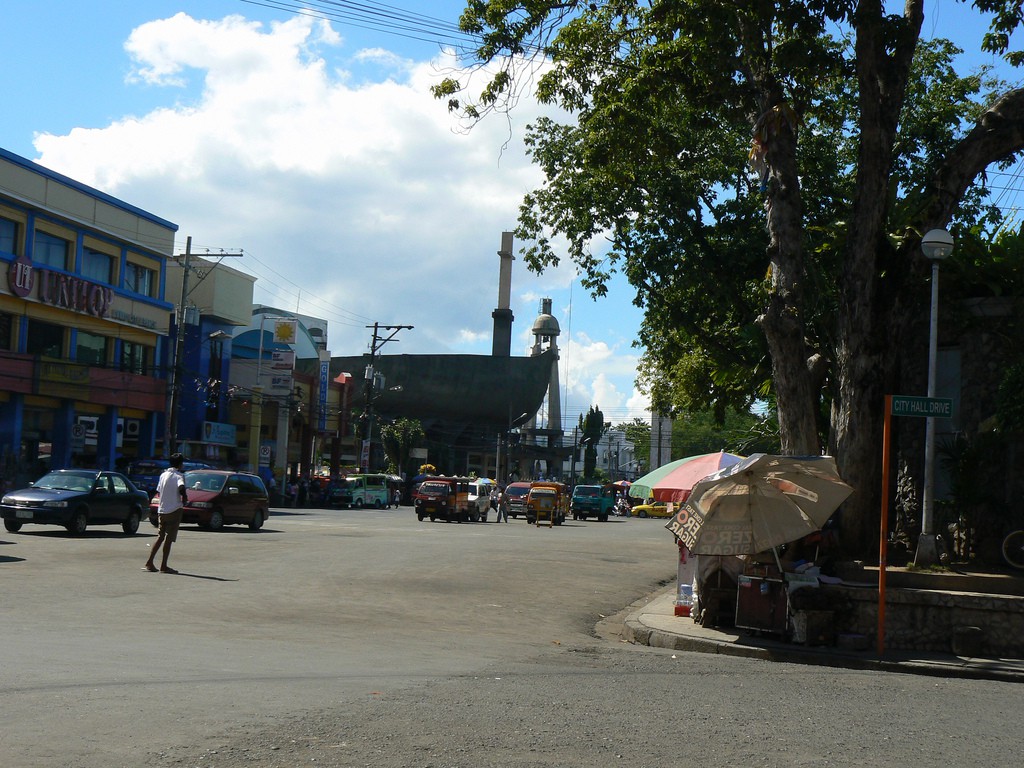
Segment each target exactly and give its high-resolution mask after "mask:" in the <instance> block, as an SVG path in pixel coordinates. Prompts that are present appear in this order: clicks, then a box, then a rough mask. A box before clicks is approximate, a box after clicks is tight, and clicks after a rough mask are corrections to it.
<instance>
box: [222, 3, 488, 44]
mask: <svg viewBox="0 0 1024 768" xmlns="http://www.w3.org/2000/svg"><path fill="white" fill-rule="evenodd" d="M241 2H243V3H247V4H249V5H258V6H262V7H264V8H272V9H275V10H280V11H286V12H288V13H292V14H295V15H297V16H310V17H313V18H318V19H324V20H327V21H337V22H341V23H343V24H344V25H345V26H349V27H356V28H359V29H369V30H373V31H375V32H383V33H385V34H389V35H394V36H396V37H404V38H407V39H409V40H418V41H420V42H425V43H437V44H438V45H467V44H473V43H476V42H478V39H477V38H475V37H474V36H472V35H467V34H466V33H465V32H463V31H462V30H461V29H459V26H458V24H455V23H452V22H450V21H446V20H444V19H438V18H435V17H432V16H427V15H425V14H422V13H415V12H412V11H407V10H405V9H403V8H399V7H397V6H393V5H387V4H384V3H375V4H368V3H356V2H331V1H330V0H319V1H318V0H306V1H305V2H286V0H241Z"/></svg>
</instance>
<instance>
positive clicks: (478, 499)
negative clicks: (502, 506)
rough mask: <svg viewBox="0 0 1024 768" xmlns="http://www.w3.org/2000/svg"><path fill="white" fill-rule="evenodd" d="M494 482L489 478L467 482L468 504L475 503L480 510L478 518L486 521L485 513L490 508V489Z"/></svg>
mask: <svg viewBox="0 0 1024 768" xmlns="http://www.w3.org/2000/svg"><path fill="white" fill-rule="evenodd" d="M492 488H494V483H492V482H491V481H490V480H476V481H475V482H472V483H470V484H469V504H470V506H472V505H473V504H476V508H477V509H478V510H480V519H481V520H482V521H483V522H485V523H486V522H487V513H488V512H489V511H490V509H491V489H492Z"/></svg>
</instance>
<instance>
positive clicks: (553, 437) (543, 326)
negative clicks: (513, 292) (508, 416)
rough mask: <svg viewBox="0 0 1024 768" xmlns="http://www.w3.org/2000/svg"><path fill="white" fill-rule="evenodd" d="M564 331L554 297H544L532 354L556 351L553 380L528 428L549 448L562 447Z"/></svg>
mask: <svg viewBox="0 0 1024 768" xmlns="http://www.w3.org/2000/svg"><path fill="white" fill-rule="evenodd" d="M561 332H562V331H561V329H560V328H559V327H558V321H557V320H556V319H555V318H554V316H553V315H552V314H551V299H541V300H540V314H539V315H537V319H536V320H534V321H533V349H532V350H531V351H530V356H531V357H537V356H538V355H541V354H543V353H544V352H545V351H546V350H549V349H550V350H551V351H552V352H553V353H554V361H553V362H552V364H551V379H550V380H549V382H548V395H547V397H546V398H545V400H544V405H543V406H541V409H540V411H538V412H537V415H536V416H534V418H533V420H532V421H531V422H530V423H529V425H528V426H527V428H526V430H525V431H526V433H527V435H529V436H531V437H532V438H533V442H534V444H535V445H538V446H545V447H547V448H555V447H558V446H560V445H561V437H562V404H561V400H559V386H558V335H559V334H560V333H561ZM545 438H546V439H545ZM552 465H555V466H557V463H556V462H555V460H554V457H552V458H551V459H549V460H548V466H549V467H551V466H552Z"/></svg>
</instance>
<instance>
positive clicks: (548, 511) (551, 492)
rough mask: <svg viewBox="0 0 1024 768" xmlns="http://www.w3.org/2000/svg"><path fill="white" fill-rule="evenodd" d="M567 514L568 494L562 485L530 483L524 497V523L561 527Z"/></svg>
mask: <svg viewBox="0 0 1024 768" xmlns="http://www.w3.org/2000/svg"><path fill="white" fill-rule="evenodd" d="M568 513H569V493H568V489H567V488H566V487H565V486H564V485H563V484H562V483H554V482H536V483H530V492H529V493H528V494H527V496H526V522H528V523H535V524H537V525H540V524H541V523H542V522H546V523H547V524H548V525H549V526H551V525H561V524H562V523H564V522H565V516H566V515H567V514H568Z"/></svg>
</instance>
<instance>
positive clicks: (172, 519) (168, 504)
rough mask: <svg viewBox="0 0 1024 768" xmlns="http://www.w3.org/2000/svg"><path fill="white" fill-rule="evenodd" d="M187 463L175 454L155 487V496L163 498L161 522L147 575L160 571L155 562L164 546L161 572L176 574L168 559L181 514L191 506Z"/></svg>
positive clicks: (160, 504)
mask: <svg viewBox="0 0 1024 768" xmlns="http://www.w3.org/2000/svg"><path fill="white" fill-rule="evenodd" d="M184 463H185V457H184V456H182V455H181V454H180V453H175V454H172V455H171V466H169V467H168V468H167V469H165V470H164V472H163V474H162V475H160V480H159V481H158V482H157V485H156V492H157V493H158V494H160V503H159V505H158V506H157V509H156V514H157V519H158V521H159V525H158V533H157V537H156V541H154V542H153V547H152V548H151V549H150V550H149V559H148V560H147V561H146V565H145V566H144V567H145V569H146V570H147V571H150V572H152V573H155V572H156V570H157V567H156V566H155V565H154V564H153V559H154V558H155V557H156V553H157V551H159V550H160V547H161V546H163V556H162V558H161V561H160V572H161V573H177V571H176V570H174V569H173V568H171V567H170V566H168V565H167V556H168V555H170V554H171V544H173V543H174V541H175V539H177V538H178V526H180V525H181V516H182V511H183V509H184V506H185V504H187V503H188V496H187V495H186V494H185V475H184V474H182V471H181V468H182V466H183V465H184Z"/></svg>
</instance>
